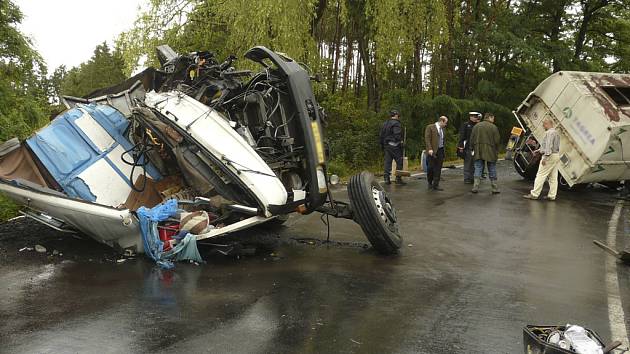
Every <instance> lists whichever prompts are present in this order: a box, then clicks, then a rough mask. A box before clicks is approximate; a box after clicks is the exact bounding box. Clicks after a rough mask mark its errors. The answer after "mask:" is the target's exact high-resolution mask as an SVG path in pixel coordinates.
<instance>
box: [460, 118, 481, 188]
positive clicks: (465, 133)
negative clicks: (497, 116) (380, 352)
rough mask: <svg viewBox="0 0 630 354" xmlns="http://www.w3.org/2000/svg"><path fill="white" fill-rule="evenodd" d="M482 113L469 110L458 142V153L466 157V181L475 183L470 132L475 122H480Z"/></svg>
mask: <svg viewBox="0 0 630 354" xmlns="http://www.w3.org/2000/svg"><path fill="white" fill-rule="evenodd" d="M480 119H481V113H479V112H468V121H467V122H464V124H462V126H461V128H460V129H459V143H458V144H457V155H458V156H459V157H461V158H463V159H464V183H466V184H472V183H473V174H474V173H475V166H474V160H473V157H472V144H471V143H470V134H471V133H472V130H473V127H474V126H475V124H477V123H479V120H480Z"/></svg>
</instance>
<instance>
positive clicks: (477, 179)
mask: <svg viewBox="0 0 630 354" xmlns="http://www.w3.org/2000/svg"><path fill="white" fill-rule="evenodd" d="M479 183H481V181H480V180H479V177H475V181H474V183H473V187H472V189H471V190H470V191H471V192H473V193H477V192H479Z"/></svg>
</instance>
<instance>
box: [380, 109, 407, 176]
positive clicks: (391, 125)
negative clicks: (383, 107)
mask: <svg viewBox="0 0 630 354" xmlns="http://www.w3.org/2000/svg"><path fill="white" fill-rule="evenodd" d="M380 143H381V148H382V149H383V151H385V174H384V175H383V179H384V182H385V184H391V183H392V182H391V180H390V177H389V175H390V173H391V172H392V160H395V161H396V169H398V170H400V169H402V168H403V129H402V124H400V113H399V112H398V111H397V110H391V111H390V112H389V119H388V120H387V121H386V122H385V123H383V127H382V128H381V134H380ZM396 184H406V183H405V182H403V180H402V177H401V176H400V175H399V174H396Z"/></svg>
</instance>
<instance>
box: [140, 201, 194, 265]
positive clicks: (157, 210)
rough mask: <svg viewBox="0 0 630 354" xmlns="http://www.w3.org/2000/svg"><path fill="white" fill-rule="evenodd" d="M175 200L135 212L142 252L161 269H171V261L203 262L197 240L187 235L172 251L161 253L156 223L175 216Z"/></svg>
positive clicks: (160, 242) (161, 248) (162, 245)
mask: <svg viewBox="0 0 630 354" xmlns="http://www.w3.org/2000/svg"><path fill="white" fill-rule="evenodd" d="M177 211H178V209H177V200H176V199H169V200H168V201H166V202H164V203H162V204H159V205H156V206H155V207H153V208H150V209H149V208H145V207H140V208H138V210H137V211H136V213H137V214H138V219H139V221H140V232H141V234H142V242H143V243H144V252H145V253H146V255H147V256H149V257H150V258H151V259H153V260H154V261H155V263H157V265H159V266H160V267H161V268H164V269H172V268H174V267H175V265H174V264H173V261H174V260H175V261H183V260H191V261H195V262H203V259H202V258H201V255H200V254H199V250H198V249H197V239H196V238H195V236H194V235H192V234H187V235H186V236H185V237H184V238H183V239H182V240H181V241H180V242H179V243H177V245H175V247H173V249H171V250H169V251H168V252H163V251H162V250H163V247H164V243H163V242H162V241H161V240H160V237H159V236H158V229H157V226H158V223H159V222H160V221H164V220H166V219H168V218H170V217H173V216H175V215H176V214H177Z"/></svg>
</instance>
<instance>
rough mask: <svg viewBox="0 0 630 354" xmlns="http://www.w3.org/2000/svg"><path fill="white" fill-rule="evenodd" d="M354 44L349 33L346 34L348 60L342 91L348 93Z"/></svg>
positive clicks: (345, 65) (344, 71) (344, 68)
mask: <svg viewBox="0 0 630 354" xmlns="http://www.w3.org/2000/svg"><path fill="white" fill-rule="evenodd" d="M353 46H354V45H353V43H352V41H351V40H350V36H349V31H347V32H346V53H345V54H346V60H345V63H344V66H343V77H342V79H341V91H342V92H346V91H347V90H348V77H349V75H350V67H351V66H352V65H353V63H352V57H353V56H354V55H353V54H354V48H353Z"/></svg>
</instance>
